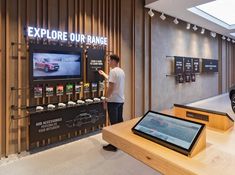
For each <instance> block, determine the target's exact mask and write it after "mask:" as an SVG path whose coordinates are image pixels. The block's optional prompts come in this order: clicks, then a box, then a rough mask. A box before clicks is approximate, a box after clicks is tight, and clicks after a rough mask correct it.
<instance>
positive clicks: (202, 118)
mask: <svg viewBox="0 0 235 175" xmlns="http://www.w3.org/2000/svg"><path fill="white" fill-rule="evenodd" d="M163 113H167V114H171V115H174V116H176V117H179V118H182V119H186V120H191V121H195V122H199V123H203V124H206V125H207V127H208V128H210V129H216V130H221V131H226V130H228V129H230V128H231V127H233V125H234V121H233V119H232V118H231V117H230V116H229V115H228V114H227V113H223V112H217V111H212V110H206V109H201V108H196V107H191V106H185V105H179V104H174V108H173V110H169V111H164V112H163Z"/></svg>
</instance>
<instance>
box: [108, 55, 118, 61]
mask: <svg viewBox="0 0 235 175" xmlns="http://www.w3.org/2000/svg"><path fill="white" fill-rule="evenodd" d="M109 57H110V60H114V61H116V62H117V63H119V62H120V58H119V56H117V55H110V56H109Z"/></svg>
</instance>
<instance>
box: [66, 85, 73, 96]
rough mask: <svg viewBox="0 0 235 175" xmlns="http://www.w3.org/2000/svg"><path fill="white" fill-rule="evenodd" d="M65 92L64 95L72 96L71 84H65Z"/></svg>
mask: <svg viewBox="0 0 235 175" xmlns="http://www.w3.org/2000/svg"><path fill="white" fill-rule="evenodd" d="M65 91H66V95H71V94H73V84H67V85H66V88H65Z"/></svg>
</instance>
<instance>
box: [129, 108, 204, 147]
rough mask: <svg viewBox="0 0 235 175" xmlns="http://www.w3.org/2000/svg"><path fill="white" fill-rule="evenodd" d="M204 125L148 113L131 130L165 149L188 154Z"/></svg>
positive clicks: (156, 113)
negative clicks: (168, 148) (165, 147)
mask: <svg viewBox="0 0 235 175" xmlns="http://www.w3.org/2000/svg"><path fill="white" fill-rule="evenodd" d="M203 127H204V125H203V124H200V123H196V122H191V121H187V120H183V119H179V118H175V117H173V116H170V115H166V114H162V113H158V112H153V111H149V112H147V113H146V114H145V115H144V117H143V118H142V119H141V120H140V121H139V122H138V123H137V124H136V125H135V126H134V127H133V128H132V130H133V132H134V133H136V134H139V135H141V136H143V137H145V136H147V138H148V139H149V138H150V139H151V140H153V141H156V142H157V143H159V142H158V140H159V141H160V144H163V145H165V146H167V147H169V146H168V145H170V148H173V149H174V146H175V147H176V148H175V150H178V149H177V148H181V149H183V150H185V151H188V152H190V150H191V148H192V146H193V144H194V143H195V141H196V140H197V137H198V136H199V135H200V132H201V131H202V129H203Z"/></svg>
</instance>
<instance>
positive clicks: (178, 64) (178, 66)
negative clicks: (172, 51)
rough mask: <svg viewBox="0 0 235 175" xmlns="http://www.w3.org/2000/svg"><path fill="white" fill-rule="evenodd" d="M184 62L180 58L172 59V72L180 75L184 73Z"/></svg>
mask: <svg viewBox="0 0 235 175" xmlns="http://www.w3.org/2000/svg"><path fill="white" fill-rule="evenodd" d="M183 63H184V61H183V58H182V57H174V70H175V74H176V75H177V74H182V73H183V72H184V67H183V66H184V65H183Z"/></svg>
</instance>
